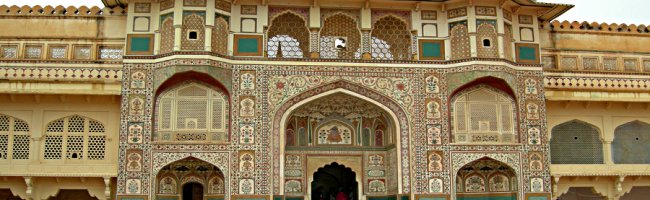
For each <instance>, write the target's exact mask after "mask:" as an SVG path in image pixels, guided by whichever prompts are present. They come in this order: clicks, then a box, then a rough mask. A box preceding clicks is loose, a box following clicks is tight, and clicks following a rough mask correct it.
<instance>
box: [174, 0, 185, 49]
mask: <svg viewBox="0 0 650 200" xmlns="http://www.w3.org/2000/svg"><path fill="white" fill-rule="evenodd" d="M182 27H183V1H175V2H174V51H180V50H181V39H182V38H183V37H182V33H183V30H182Z"/></svg>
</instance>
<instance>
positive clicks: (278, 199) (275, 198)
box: [273, 196, 282, 200]
mask: <svg viewBox="0 0 650 200" xmlns="http://www.w3.org/2000/svg"><path fill="white" fill-rule="evenodd" d="M273 200H282V196H273Z"/></svg>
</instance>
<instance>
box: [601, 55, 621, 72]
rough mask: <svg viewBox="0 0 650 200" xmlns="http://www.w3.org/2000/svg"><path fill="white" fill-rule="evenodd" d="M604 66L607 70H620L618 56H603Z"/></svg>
mask: <svg viewBox="0 0 650 200" xmlns="http://www.w3.org/2000/svg"><path fill="white" fill-rule="evenodd" d="M603 68H604V69H605V70H607V71H616V70H618V58H613V57H607V58H603Z"/></svg>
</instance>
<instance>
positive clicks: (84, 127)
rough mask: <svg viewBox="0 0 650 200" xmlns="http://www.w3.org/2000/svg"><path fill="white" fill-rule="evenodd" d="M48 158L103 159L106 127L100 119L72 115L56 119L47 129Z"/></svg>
mask: <svg viewBox="0 0 650 200" xmlns="http://www.w3.org/2000/svg"><path fill="white" fill-rule="evenodd" d="M44 145H45V147H44V148H43V158H44V159H46V160H57V159H62V158H65V159H68V160H103V159H104V156H105V153H106V129H105V128H104V124H102V123H101V122H99V121H96V120H93V119H89V118H86V117H82V116H79V115H72V116H69V117H64V118H61V119H57V120H54V121H52V122H50V123H48V124H47V127H46V129H45V144H44Z"/></svg>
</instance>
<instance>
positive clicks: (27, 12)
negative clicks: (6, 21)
mask: <svg viewBox="0 0 650 200" xmlns="http://www.w3.org/2000/svg"><path fill="white" fill-rule="evenodd" d="M126 13H127V12H126V9H123V8H121V7H115V8H108V7H106V8H103V9H102V8H99V7H97V6H93V7H91V8H88V7H86V6H81V7H78V8H77V7H74V6H69V7H67V8H66V7H63V6H56V7H52V6H45V7H41V6H34V7H30V6H23V7H18V6H6V5H1V6H0V16H13V15H19V16H57V17H58V16H83V17H102V16H121V15H126Z"/></svg>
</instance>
